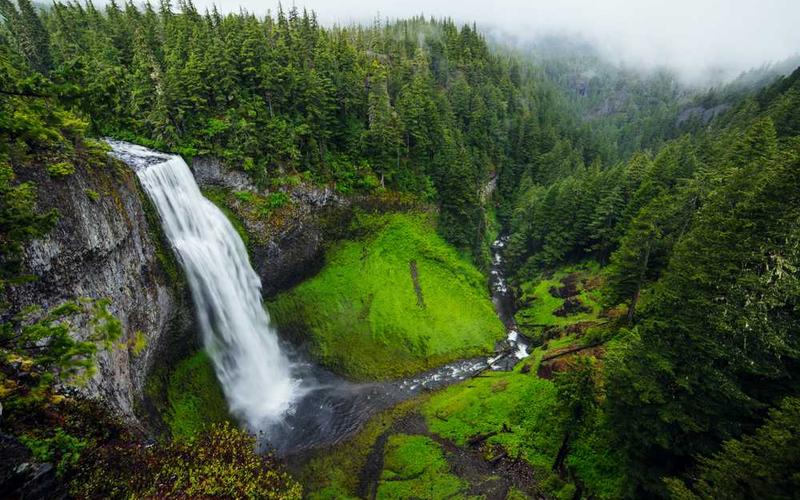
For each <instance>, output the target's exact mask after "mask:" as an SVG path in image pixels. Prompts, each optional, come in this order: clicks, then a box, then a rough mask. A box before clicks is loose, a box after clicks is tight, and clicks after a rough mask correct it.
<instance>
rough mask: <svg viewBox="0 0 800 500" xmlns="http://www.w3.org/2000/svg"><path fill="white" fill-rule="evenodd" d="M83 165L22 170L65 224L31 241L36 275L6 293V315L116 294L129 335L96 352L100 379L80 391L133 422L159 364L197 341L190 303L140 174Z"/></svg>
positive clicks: (111, 165)
mask: <svg viewBox="0 0 800 500" xmlns="http://www.w3.org/2000/svg"><path fill="white" fill-rule="evenodd" d="M76 169H77V170H76V172H75V173H74V174H72V175H69V176H67V177H63V178H56V179H54V178H51V177H50V176H48V174H47V172H46V169H44V168H31V169H24V170H22V171H19V172H17V175H18V177H19V178H20V180H21V181H33V182H35V183H36V185H37V188H38V194H39V207H40V208H41V209H42V210H49V209H50V208H56V209H57V210H58V212H59V220H58V223H57V225H56V227H55V228H54V229H53V230H52V231H51V232H50V233H49V235H48V236H47V237H45V238H43V239H41V240H35V241H33V242H32V243H31V244H30V245H29V246H28V247H27V249H26V264H27V268H28V271H29V272H30V273H32V274H34V275H35V276H36V280H34V281H31V282H29V283H24V284H20V285H17V286H15V287H11V288H10V289H9V290H8V295H7V297H6V299H7V300H8V302H9V303H10V305H11V309H10V311H8V313H9V314H14V313H16V312H18V311H20V310H22V309H24V308H26V307H27V306H41V307H42V308H45V309H48V308H51V307H54V306H56V305H58V304H60V303H62V302H64V301H66V300H71V299H75V298H78V297H92V298H108V299H110V306H109V310H110V311H111V312H112V313H113V314H114V315H115V316H116V317H117V318H118V319H119V320H120V321H121V323H122V327H123V334H122V338H121V339H120V340H119V342H117V343H116V345H115V346H114V347H113V348H112V349H110V350H102V351H100V352H99V353H98V356H97V367H98V369H97V372H96V374H95V376H94V377H93V378H92V379H91V380H90V381H89V382H88V383H87V384H86V385H85V386H83V387H81V388H80V389H79V390H80V391H81V392H83V393H85V394H86V395H88V396H91V397H100V398H102V399H104V400H105V401H106V402H107V404H109V405H110V407H111V408H112V409H114V410H116V411H117V412H118V413H119V414H120V415H121V416H122V417H123V418H125V419H126V420H128V421H131V422H135V421H137V416H136V411H137V409H138V405H139V403H140V402H141V401H142V396H143V393H144V386H145V378H146V376H147V373H148V372H149V369H150V367H151V366H152V365H153V363H154V362H155V360H156V359H157V358H159V357H160V356H162V355H166V354H173V353H174V352H175V351H176V350H180V349H186V348H188V346H187V344H190V343H192V342H193V341H194V339H193V337H194V335H193V334H192V333H191V323H192V314H191V308H190V307H189V299H188V295H187V294H186V292H185V287H183V286H182V284H181V283H182V277H181V274H180V271H179V269H178V266H177V264H176V262H175V261H174V258H173V257H172V253H171V251H170V250H169V248H168V247H166V246H165V244H164V241H163V236H162V234H161V231H160V226H159V223H158V219H157V216H156V214H155V211H154V210H153V208H152V206H151V205H150V202H149V200H148V199H147V198H146V197H145V195H144V194H143V193H142V191H141V189H140V187H139V184H138V180H137V178H136V176H135V174H134V173H133V172H132V171H131V170H129V169H128V168H127V167H125V166H124V165H122V164H121V163H119V162H116V161H112V160H110V159H109V161H108V163H107V164H106V165H105V166H104V167H90V166H87V165H85V164H77V165H76Z"/></svg>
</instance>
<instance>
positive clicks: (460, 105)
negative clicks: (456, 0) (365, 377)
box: [2, 1, 595, 256]
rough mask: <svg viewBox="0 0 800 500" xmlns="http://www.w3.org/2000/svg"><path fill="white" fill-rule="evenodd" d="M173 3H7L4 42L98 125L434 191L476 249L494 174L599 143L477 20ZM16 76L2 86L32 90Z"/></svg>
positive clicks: (266, 165)
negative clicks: (357, 17)
mask: <svg viewBox="0 0 800 500" xmlns="http://www.w3.org/2000/svg"><path fill="white" fill-rule="evenodd" d="M23 4H25V5H24V6H23ZM23 7H24V8H23ZM177 7H178V9H179V11H180V12H175V11H173V10H171V9H170V6H169V4H168V3H162V4H160V5H159V6H158V8H154V7H153V6H152V5H151V4H145V5H144V6H143V8H141V9H140V8H137V7H135V6H134V5H133V4H130V3H128V4H125V5H124V6H121V5H119V4H117V3H115V2H112V3H110V4H109V5H108V6H107V7H105V8H104V9H103V10H98V9H97V8H96V7H95V6H93V5H91V4H87V5H85V6H83V5H78V4H73V3H55V4H54V5H53V6H52V8H49V9H46V10H43V11H40V12H38V13H37V12H36V10H35V9H33V8H32V7H28V4H27V3H25V1H23V2H22V3H21V4H20V5H19V7H17V6H14V5H13V4H12V3H10V2H8V1H5V2H3V5H2V16H3V17H4V18H5V19H7V20H8V21H10V22H7V23H4V25H3V35H2V36H3V43H4V45H5V46H7V47H8V48H9V49H10V51H12V52H13V55H14V59H15V61H14V63H15V68H17V69H18V71H19V72H20V73H21V74H20V76H21V77H22V78H36V79H37V81H39V82H42V83H43V84H46V85H45V86H44V87H42V89H43V90H41V92H42V93H48V94H55V95H59V96H62V97H63V101H64V102H67V103H69V105H70V106H71V107H72V108H73V109H75V110H76V111H78V112H80V113H81V114H82V116H84V117H85V118H86V119H87V120H88V124H89V127H90V129H91V131H92V132H94V133H96V134H98V135H111V136H115V137H119V138H127V139H131V140H135V141H138V142H141V143H144V144H148V145H153V146H156V147H159V148H162V149H163V148H168V149H172V150H175V151H178V152H181V153H182V154H184V155H185V156H194V155H206V154H213V155H216V156H220V157H223V158H225V159H227V160H228V161H229V162H230V163H231V164H233V165H236V166H238V167H239V168H242V169H244V170H245V171H247V172H249V173H250V174H251V175H252V176H253V177H254V179H255V180H257V181H258V182H259V183H260V184H261V185H262V186H266V185H269V184H272V183H274V181H275V179H278V178H280V179H287V180H288V179H294V178H301V179H313V180H314V181H316V182H324V183H330V184H332V185H334V186H335V187H336V189H337V190H338V191H340V192H342V193H354V192H364V191H371V190H375V189H379V188H384V187H386V188H389V189H393V190H398V191H403V192H408V193H413V194H414V195H415V196H418V197H419V198H421V199H425V200H433V201H436V202H437V203H438V205H439V207H440V218H441V220H442V222H443V223H442V224H440V225H439V228H440V231H441V233H442V235H443V236H445V237H446V239H447V240H448V241H450V242H451V243H454V244H455V245H456V246H458V247H460V248H462V249H465V250H468V251H471V252H472V253H473V254H474V255H476V256H480V255H481V251H480V250H481V248H480V246H481V244H482V242H483V235H484V232H485V220H484V217H483V211H482V208H483V203H484V200H482V199H481V197H480V195H479V193H480V190H481V188H482V187H483V185H484V184H485V183H486V182H487V181H488V180H489V178H490V177H491V176H492V175H493V174H494V173H496V172H499V171H500V170H501V169H505V168H507V165H509V164H511V163H517V162H518V160H519V159H521V158H538V156H539V155H540V154H544V153H547V152H550V151H552V153H551V155H552V156H553V157H558V156H560V155H561V154H563V153H565V152H567V153H569V157H570V158H571V159H572V160H574V162H573V163H574V164H578V163H580V162H582V161H583V156H584V151H583V149H584V148H586V155H587V158H588V157H589V156H591V155H592V154H593V151H594V149H595V148H592V147H591V146H590V143H591V142H592V141H591V139H588V138H587V137H586V135H587V134H589V130H588V129H583V130H582V131H580V132H574V130H575V128H576V127H572V126H571V125H572V124H573V119H572V117H571V116H572V115H571V114H570V113H568V112H565V113H552V112H551V111H552V108H554V107H556V106H559V105H560V104H559V103H560V102H561V100H562V99H561V97H560V95H559V94H558V92H557V91H556V89H555V87H554V86H552V85H549V84H547V83H546V80H545V79H544V78H542V77H541V75H539V74H538V73H537V72H536V71H535V70H534V69H533V68H532V67H529V66H528V65H525V64H523V63H522V62H521V61H520V60H519V59H515V58H509V57H507V56H506V55H502V54H496V53H493V52H492V51H490V50H489V48H488V47H487V44H486V42H485V40H484V39H483V37H482V35H481V34H480V33H478V32H477V30H476V29H475V27H474V26H464V27H461V28H459V27H458V26H456V25H455V24H454V23H453V22H452V21H450V20H425V19H423V18H421V17H420V18H413V19H410V20H405V21H397V22H394V23H390V24H386V25H384V24H382V23H380V22H376V23H375V24H374V25H373V26H370V27H362V26H349V27H336V28H331V29H325V28H322V27H320V26H319V25H318V23H317V20H316V17H315V15H314V14H313V13H307V12H305V11H303V12H300V11H299V10H298V9H297V8H294V7H293V8H292V9H290V10H289V11H288V12H285V11H284V10H282V9H279V10H278V12H277V13H276V15H275V16H274V17H271V16H268V17H266V18H258V17H256V16H254V15H251V14H248V13H241V14H228V15H224V16H223V15H221V14H219V13H218V12H217V10H216V9H213V10H212V11H211V12H207V13H206V14H201V13H199V12H198V11H197V9H196V8H195V6H194V5H193V4H192V3H191V2H184V1H181V2H178V5H177ZM34 40H35V42H34ZM21 83H22V80H21V79H20V78H11V79H8V81H7V82H6V84H5V86H4V88H5V90H6V91H11V92H19V93H21V94H27V93H28V92H29V90H30V89H29V88H27V87H25V86H24V85H21ZM534 139H535V140H534ZM544 163H546V160H543V164H544ZM573 166H574V165H573V164H570V165H569V168H572V167H573ZM507 187H508V186H507ZM279 202H280V200H275V199H274V200H267V208H270V207H274V206H275V205H276V204H279Z"/></svg>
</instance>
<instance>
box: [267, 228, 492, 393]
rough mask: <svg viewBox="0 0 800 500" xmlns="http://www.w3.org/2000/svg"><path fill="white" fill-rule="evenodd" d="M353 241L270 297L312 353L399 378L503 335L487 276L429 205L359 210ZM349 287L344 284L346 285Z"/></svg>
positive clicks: (345, 369) (336, 364)
mask: <svg viewBox="0 0 800 500" xmlns="http://www.w3.org/2000/svg"><path fill="white" fill-rule="evenodd" d="M352 231H353V232H354V233H356V234H360V237H359V238H358V239H355V240H347V241H344V242H341V243H338V244H336V245H334V246H333V247H332V248H331V249H330V250H329V251H328V252H327V254H326V264H325V267H324V268H323V269H322V271H320V273H319V274H318V275H316V276H315V277H313V278H311V279H309V280H308V281H305V282H303V283H301V284H300V285H298V286H297V287H295V288H294V289H292V290H291V291H289V292H286V293H283V294H281V295H279V296H278V297H276V298H275V299H274V300H273V301H271V302H270V303H269V310H270V313H271V314H272V317H273V319H274V320H275V321H276V323H277V324H278V325H279V326H280V328H281V329H282V330H283V331H285V332H289V333H292V334H295V335H298V336H299V338H306V337H308V338H309V339H310V340H311V343H312V351H313V352H314V354H315V356H316V357H317V359H319V360H321V361H322V362H323V363H324V364H326V365H328V366H330V367H331V368H334V369H335V370H337V371H339V372H340V373H344V374H347V375H349V376H353V377H357V378H362V379H364V378H371V379H384V378H392V377H399V376H401V375H406V374H410V373H414V372H418V371H421V370H423V369H425V368H429V367H433V366H436V365H438V364H441V363H443V362H446V361H449V360H453V359H457V358H462V357H468V356H473V355H477V354H480V353H486V352H490V351H491V350H492V349H493V347H494V342H495V341H496V340H498V339H499V338H502V336H503V326H502V324H501V323H500V321H499V320H498V319H497V316H496V315H495V313H494V309H493V308H492V303H491V301H490V300H489V298H488V293H487V290H486V284H485V279H484V277H483V276H482V275H481V274H480V273H479V272H478V271H477V270H476V269H475V268H474V267H473V266H472V264H471V263H470V262H469V261H467V260H466V259H464V258H463V257H461V256H460V255H459V254H458V253H457V252H456V251H455V250H453V249H452V248H451V247H449V246H448V245H447V244H446V243H445V242H444V241H443V240H442V238H441V237H440V236H439V235H437V234H436V232H435V230H434V229H433V227H432V224H431V216H430V215H428V214H426V213H401V214H391V215H366V214H361V215H357V216H356V218H355V221H354V222H353V228H352ZM345 291H346V293H344V292H345Z"/></svg>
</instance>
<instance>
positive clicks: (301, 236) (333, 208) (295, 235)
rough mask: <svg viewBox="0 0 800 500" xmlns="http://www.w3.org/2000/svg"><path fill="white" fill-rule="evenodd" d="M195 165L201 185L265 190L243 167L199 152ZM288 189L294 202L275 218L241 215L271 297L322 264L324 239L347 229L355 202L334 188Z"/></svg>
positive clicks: (255, 263)
mask: <svg viewBox="0 0 800 500" xmlns="http://www.w3.org/2000/svg"><path fill="white" fill-rule="evenodd" d="M191 167H192V172H193V173H194V176H195V179H196V180H197V183H198V184H199V185H200V187H201V188H203V189H206V188H212V187H216V188H223V189H226V190H231V191H251V192H256V193H261V194H266V193H267V191H265V190H259V189H257V188H256V187H255V186H254V185H253V184H252V183H251V182H250V181H249V179H248V178H247V177H246V176H245V175H244V174H243V173H242V172H239V171H236V170H233V169H229V168H227V167H225V166H224V164H222V163H221V162H220V161H218V160H215V159H211V158H195V159H194V160H193V161H192V166H191ZM286 192H287V194H288V195H289V198H290V203H288V204H287V206H286V207H284V208H282V209H281V210H280V213H279V214H277V216H276V217H274V218H272V220H264V219H261V218H248V217H240V219H241V221H242V223H243V224H244V226H245V229H246V230H247V232H248V234H250V235H252V236H253V238H252V239H251V242H250V245H249V250H250V254H251V255H250V257H251V258H252V264H253V268H254V269H255V270H256V272H257V273H258V274H259V276H261V283H262V293H263V295H264V296H267V297H268V296H271V295H274V294H276V293H278V292H280V291H282V290H286V289H288V288H290V287H292V286H294V285H295V284H297V283H299V282H300V281H302V280H303V279H305V278H307V277H309V276H312V275H313V274H315V273H316V272H317V271H318V270H319V269H320V268H321V267H322V264H323V254H324V248H323V244H324V242H325V241H327V240H329V239H331V238H332V237H333V236H334V235H335V234H337V233H339V232H341V231H343V230H344V229H346V227H347V221H348V220H349V216H350V210H349V209H350V208H351V206H352V205H353V203H354V200H353V199H351V198H345V197H343V196H340V195H338V194H337V193H336V192H335V191H334V190H333V189H331V188H319V187H311V186H306V185H300V186H295V187H293V188H291V189H289V190H287V191H286ZM242 203H243V202H240V201H238V200H235V199H234V200H233V201H232V207H231V208H232V209H233V211H234V212H237V213H241V212H242V211H243V209H244V207H243V206H241V205H242Z"/></svg>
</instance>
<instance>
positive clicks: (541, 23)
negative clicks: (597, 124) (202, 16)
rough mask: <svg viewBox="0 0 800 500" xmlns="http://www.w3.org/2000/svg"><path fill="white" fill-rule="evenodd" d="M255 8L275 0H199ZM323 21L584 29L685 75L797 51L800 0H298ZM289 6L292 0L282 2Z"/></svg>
mask: <svg viewBox="0 0 800 500" xmlns="http://www.w3.org/2000/svg"><path fill="white" fill-rule="evenodd" d="M214 2H215V3H216V4H217V5H218V6H219V7H220V9H221V10H225V11H231V10H238V8H239V6H240V5H241V6H243V7H244V8H246V9H247V10H249V11H250V12H253V13H255V14H265V13H266V12H267V10H268V9H272V10H273V11H274V10H275V8H276V6H277V0H275V1H273V0H267V1H264V0H195V3H196V5H197V6H198V7H205V6H207V5H211V3H214ZM295 3H296V5H297V6H298V7H307V8H309V9H312V10H314V11H316V12H317V14H318V16H319V19H320V21H321V22H323V23H325V24H331V23H340V24H349V23H350V22H353V21H356V22H370V21H371V20H372V19H374V18H375V17H376V14H377V13H379V12H380V15H381V17H389V18H396V17H407V16H411V15H414V14H419V13H424V14H425V15H426V16H430V15H433V16H437V17H441V16H449V17H452V18H454V19H456V20H457V21H463V22H472V21H476V22H477V23H478V25H479V26H480V27H482V28H483V29H486V30H490V29H491V30H493V31H495V32H502V33H505V34H507V35H509V36H513V37H516V38H517V39H518V40H520V41H523V42H524V41H526V40H528V39H530V38H532V37H535V36H537V35H543V34H550V33H553V32H564V33H567V34H579V35H581V36H582V37H584V38H586V39H587V40H588V41H590V42H593V43H595V44H597V47H598V48H600V49H601V50H603V51H604V52H605V53H606V54H609V55H612V56H614V57H615V58H617V59H618V61H619V62H622V63H625V64H628V65H633V66H637V67H647V68H652V67H654V66H659V65H666V66H668V67H671V68H674V69H677V70H679V71H680V72H681V73H682V74H683V75H684V76H686V77H687V78H692V79H694V78H697V77H698V76H700V75H702V74H704V73H705V72H706V71H707V70H709V69H717V70H727V71H729V72H733V73H738V72H740V71H742V70H746V69H749V68H752V67H754V66H760V65H761V64H763V63H765V62H770V61H780V60H782V59H785V58H787V57H790V56H793V55H796V54H798V53H800V0H480V1H478V0H459V1H444V0H395V1H392V0H296V2H295ZM283 4H284V8H286V7H287V6H291V5H292V0H284V2H283Z"/></svg>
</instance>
